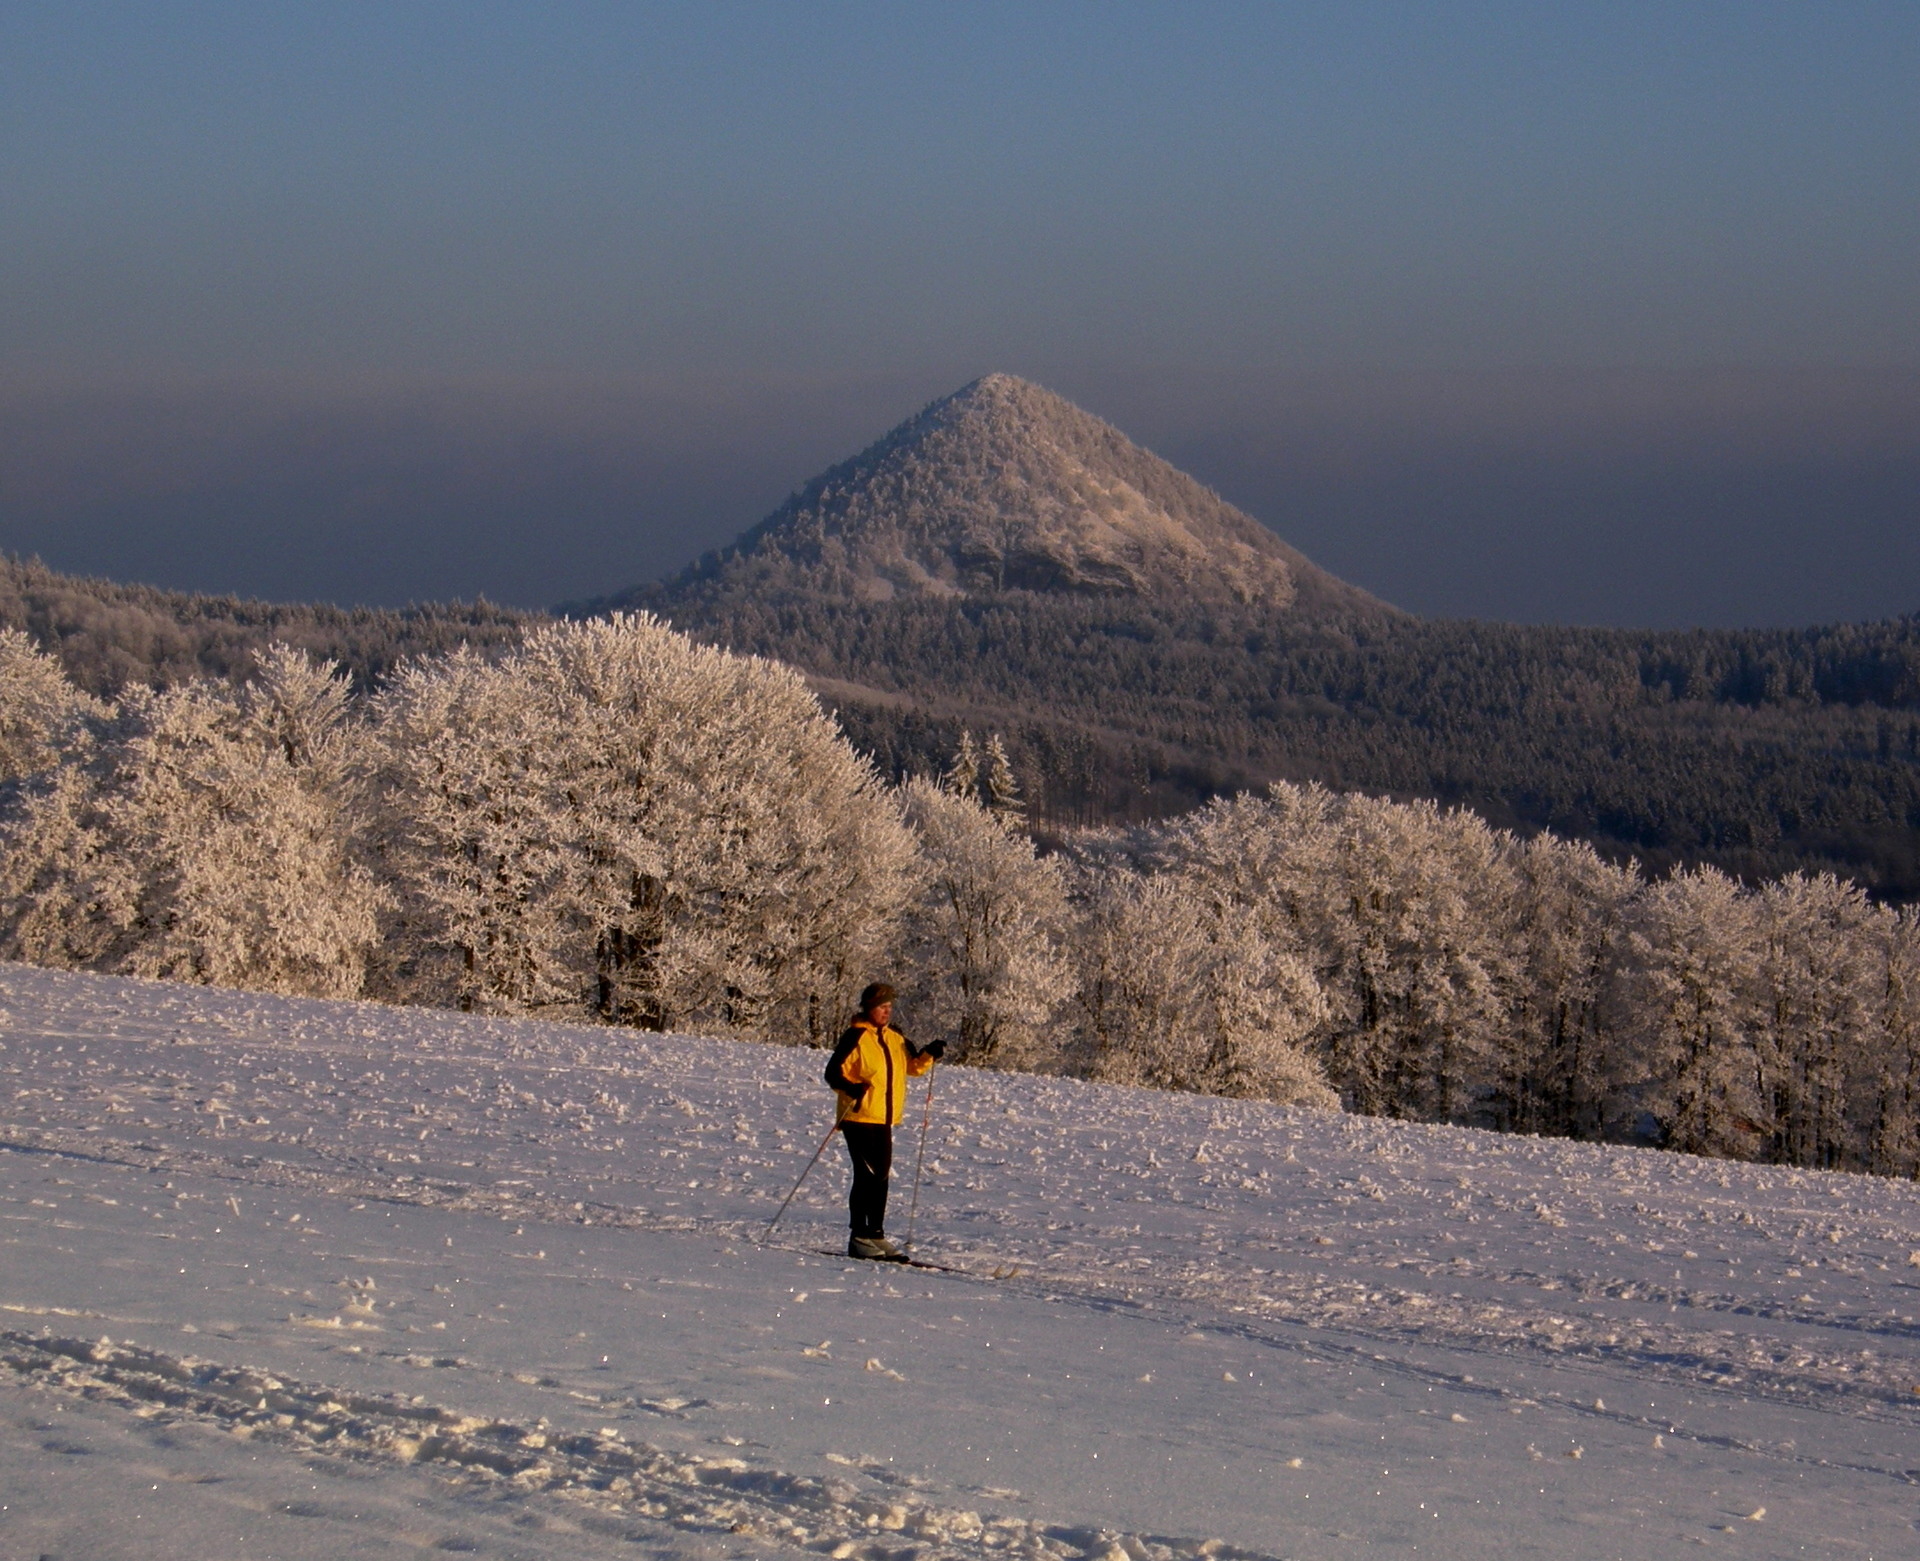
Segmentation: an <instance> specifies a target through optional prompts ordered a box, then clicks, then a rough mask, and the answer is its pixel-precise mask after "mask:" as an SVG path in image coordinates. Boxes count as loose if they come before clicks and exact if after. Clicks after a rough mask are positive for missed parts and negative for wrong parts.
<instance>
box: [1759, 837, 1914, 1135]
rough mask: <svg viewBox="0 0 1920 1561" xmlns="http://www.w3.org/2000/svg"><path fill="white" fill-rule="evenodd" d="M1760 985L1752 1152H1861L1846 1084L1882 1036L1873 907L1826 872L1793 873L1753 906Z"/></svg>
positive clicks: (1881, 967) (1881, 963)
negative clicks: (1761, 1137) (1758, 1130)
mask: <svg viewBox="0 0 1920 1561" xmlns="http://www.w3.org/2000/svg"><path fill="white" fill-rule="evenodd" d="M1754 910H1755V921H1756V931H1757V934H1758V936H1757V940H1756V941H1757V953H1758V962H1757V968H1756V972H1755V974H1756V977H1757V980H1758V986H1759V990H1758V993H1757V998H1758V1003H1757V1010H1756V1014H1755V1020H1754V1024H1753V1040H1754V1051H1755V1058H1756V1061H1757V1064H1758V1070H1759V1082H1758V1093H1759V1098H1760V1105H1761V1108H1762V1112H1763V1115H1762V1116H1761V1117H1760V1125H1761V1126H1762V1127H1763V1128H1764V1129H1765V1131H1766V1138H1765V1141H1764V1143H1762V1144H1761V1145H1760V1146H1759V1148H1758V1150H1757V1153H1758V1154H1759V1155H1760V1156H1761V1157H1762V1158H1764V1159H1768V1160H1774V1161H1778V1162H1779V1163H1781V1164H1785V1165H1808V1166H1821V1167H1825V1168H1832V1167H1834V1166H1839V1165H1844V1164H1851V1163H1857V1162H1858V1161H1859V1160H1860V1159H1863V1158H1864V1152H1863V1151H1864V1147H1865V1146H1864V1145H1862V1144H1859V1143H1858V1142H1857V1138H1856V1134H1855V1132H1854V1128H1853V1124H1852V1123H1851V1122H1850V1121H1849V1112H1848V1109H1847V1106H1848V1099H1847V1097H1848V1085H1849V1083H1850V1082H1851V1079H1852V1077H1853V1076H1854V1075H1855V1074H1857V1073H1858V1072H1859V1071H1860V1063H1861V1062H1862V1061H1864V1059H1865V1055H1866V1054H1867V1053H1868V1052H1869V1051H1871V1050H1873V1049H1874V1048H1875V1047H1877V1046H1878V1044H1879V1043H1880V1041H1881V1014H1880V1002H1879V999H1880V997H1881V993H1882V991H1883V989H1884V981H1885V974H1884V972H1885V956H1884V954H1883V953H1882V952H1881V948H1880V943H1881V939H1880V938H1879V937H1878V936H1877V935H1876V934H1877V933H1878V932H1879V928H1878V927H1877V926H1876V923H1877V921H1878V919H1879V913H1876V911H1875V910H1874V908H1873V906H1872V905H1871V904H1869V903H1868V900H1867V897H1866V895H1865V894H1863V893H1862V892H1861V891H1860V889H1859V888H1858V887H1857V886H1856V885H1854V884H1850V883H1842V882H1841V881H1840V880H1839V879H1837V878H1835V877H1834V876H1833V875H1832V874H1831V873H1822V874H1820V875H1818V876H1817V877H1809V876H1808V875H1806V874H1804V873H1793V874H1790V875H1788V876H1787V877H1785V878H1782V879H1779V880H1778V881H1776V882H1774V883H1769V884H1767V885H1766V886H1764V887H1763V888H1762V889H1761V890H1760V891H1759V893H1758V895H1757V896H1756V903H1755V906H1754Z"/></svg>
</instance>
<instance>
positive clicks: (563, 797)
mask: <svg viewBox="0 0 1920 1561" xmlns="http://www.w3.org/2000/svg"><path fill="white" fill-rule="evenodd" d="M374 724H375V730H376V734H377V742H378V750H377V752H378V758H377V761H376V763H377V768H376V784H375V787H374V790H373V795H374V796H375V797H376V798H377V799H378V804H379V807H378V813H377V823H376V827H375V830H374V835H375V840H376V842H377V849H378V851H379V859H380V862H381V871H382V876H383V878H384V879H385V880H386V881H387V882H388V883H389V884H390V885H391V886H392V888H393V891H394V894H395V902H394V906H393V912H392V917H391V920H390V922H389V924H388V928H387V939H386V950H385V958H384V960H383V962H382V970H381V973H380V975H381V979H380V985H379V987H378V988H377V989H378V990H381V991H383V992H384V993H385V994H387V995H390V996H395V997H400V998H404V999H409V1000H412V1001H417V1002H429V1003H445V1004H450V1005H452V1006H456V1007H460V1008H466V1009H474V1010H478V1011H480V1012H486V1013H531V1012H538V1011H540V1010H542V1009H546V1008H550V1007H554V1006H562V1007H573V1008H578V1007H580V1006H582V1005H583V1004H584V1002H585V1000H586V994H587V992H588V990H589V987H590V979H591V978H590V950H591V946H592V940H593V926H592V922H591V919H590V917H589V916H588V914H587V912H586V910H585V909H584V906H583V903H582V902H583V895H582V879H583V878H584V876H585V874H584V869H583V868H582V866H581V864H580V863H579V862H578V861H577V859H576V852H575V850H574V847H573V835H574V833H575V823H574V821H573V820H572V818H571V817H570V804H571V799H570V797H569V795H568V791H567V787H566V776H565V772H564V765H563V763H562V761H561V758H560V749H561V745H562V743H563V741H564V739H565V736H566V734H565V733H564V732H563V731H562V729H561V727H560V725H559V722H558V720H557V719H556V715H555V712H554V711H552V710H551V709H549V708H548V707H547V706H546V705H544V704H543V703H542V701H541V700H540V699H539V698H538V696H537V694H536V691H535V690H534V689H533V688H532V686H531V685H530V683H529V681H528V680H527V679H525V678H522V677H520V676H517V675H516V674H515V672H514V671H513V670H512V669H511V668H509V667H503V666H499V665H496V664H494V663H493V662H491V661H489V660H488V659H486V658H485V657H483V656H481V655H479V654H478V653H476V652H473V651H469V650H464V649H463V650H458V651H455V652H454V653H453V654H451V655H449V656H445V657H441V658H438V659H435V660H432V661H426V662H417V663H413V664H411V665H408V666H406V667H403V668H401V669H400V671H399V672H398V673H397V674H396V675H395V676H394V677H393V678H392V680H391V681H390V682H389V684H388V685H387V687H386V688H385V689H383V690H382V691H381V693H380V695H379V697H378V699H377V701H376V704H375V713H374Z"/></svg>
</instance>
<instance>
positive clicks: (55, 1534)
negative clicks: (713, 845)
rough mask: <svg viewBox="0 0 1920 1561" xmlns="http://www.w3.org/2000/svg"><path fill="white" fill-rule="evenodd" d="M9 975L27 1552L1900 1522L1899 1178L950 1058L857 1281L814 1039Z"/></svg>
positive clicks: (7, 1540) (1906, 1207) (1916, 1246)
mask: <svg viewBox="0 0 1920 1561" xmlns="http://www.w3.org/2000/svg"><path fill="white" fill-rule="evenodd" d="M0 987H4V992H0V1008H4V1010H5V1014H6V1017H5V1020H4V1022H3V1023H0V1102H4V1108H3V1109H0V1361H4V1364H5V1367H6V1369H5V1370H4V1371H0V1491H4V1492H5V1493H6V1494H5V1495H0V1555H7V1556H11V1555H13V1554H15V1553H18V1554H24V1555H41V1554H47V1555H56V1556H63V1557H64V1556H68V1555H76V1556H77V1555H87V1556H92V1557H115V1556H129V1557H131V1556H136V1555H137V1556H140V1557H142V1558H148V1561H152V1558H159V1557H168V1556H181V1557H186V1556H195V1557H200V1556H212V1555H231V1556H248V1557H254V1556H268V1555H272V1556H302V1557H309V1556H310V1557H315V1558H318V1557H332V1556H345V1555H356V1556H357V1555H368V1556H374V1555H382V1556H384V1555H402V1554H405V1555H418V1554H423V1553H428V1552H433V1553H438V1552H441V1551H448V1550H454V1551H471V1552H475V1553H480V1554H498V1555H503V1556H504V1555H522V1556H575V1555H577V1556H599V1555H603V1554H604V1555H615V1554H618V1555H633V1554H636V1553H639V1554H648V1555H673V1556H681V1555H685V1556H695V1555H700V1556H723V1555H741V1556H768V1557H770V1556H779V1555H786V1554H800V1553H812V1554H831V1555H836V1556H841V1557H855V1556H859V1557H871V1558H876V1561H877V1558H879V1557H881V1556H887V1557H901V1556H904V1555H907V1554H913V1555H915V1556H920V1557H926V1558H929V1561H930V1558H932V1557H935V1556H943V1555H950V1556H966V1557H972V1556H984V1555H1009V1554H1013V1555H1030V1556H1036V1557H1038V1556H1104V1557H1107V1558H1110V1561H1111V1558H1115V1557H1119V1556H1128V1557H1142V1556H1171V1555H1175V1554H1200V1553H1207V1552H1206V1547H1205V1546H1204V1545H1203V1544H1202V1543H1201V1542H1202V1541H1205V1540H1212V1541H1214V1542H1215V1543H1214V1544H1213V1546H1212V1549H1211V1553H1215V1554H1232V1553H1233V1551H1234V1550H1236V1549H1237V1550H1239V1551H1242V1552H1250V1553H1253V1554H1258V1555H1274V1556H1283V1555H1284V1556H1297V1557H1328V1558H1331V1557H1346V1556H1352V1555H1355V1554H1361V1553H1373V1552H1374V1551H1376V1550H1383V1551H1384V1550H1404V1551H1406V1552H1407V1553H1409V1554H1414V1553H1417V1554H1419V1555H1423V1556H1443V1557H1444V1556H1460V1557H1465V1556H1473V1557H1475V1558H1481V1561H1491V1558H1501V1557H1520V1556H1636V1557H1637V1556H1646V1557H1652V1556H1665V1555H1669V1554H1671V1553H1672V1552H1673V1551H1674V1550H1675V1549H1676V1547H1679V1546H1682V1545H1690V1544H1692V1543H1694V1542H1698V1543H1700V1544H1703V1545H1706V1546H1708V1547H1710V1548H1711V1547H1723V1546H1724V1547H1731V1548H1733V1549H1737V1550H1738V1551H1739V1552H1740V1553H1742V1554H1745V1555H1765V1556H1789V1555H1803V1554H1804V1555H1819V1556H1877V1557H1895V1556H1905V1555H1911V1554H1914V1553H1915V1551H1916V1549H1920V1528H1916V1524H1915V1518H1916V1510H1917V1504H1916V1495H1917V1494H1920V1491H1917V1489H1916V1487H1920V1343H1917V1335H1916V1323H1915V1319H1916V1315H1920V1266H1917V1265H1920V1193H1917V1192H1916V1189H1915V1188H1914V1187H1912V1186H1910V1185H1905V1184H1894V1183H1887V1182H1878V1181H1871V1180H1867V1179H1863V1178H1857V1177H1845V1176H1832V1175H1823V1174H1816V1173H1806V1172H1791V1171H1776V1170H1770V1169H1764V1168H1753V1167H1744V1166H1734V1165H1727V1164H1723V1163H1718V1162H1710V1161H1699V1160H1690V1159H1685V1158H1682V1157H1678V1156H1667V1155H1661V1154H1656V1153H1650V1152H1645V1151H1638V1150H1627V1149H1611V1148H1604V1147H1595V1146H1584V1145H1572V1144H1563V1143H1552V1142H1541V1141H1532V1140H1522V1139H1508V1138H1498V1137H1494V1136H1491V1135H1488V1134H1482V1133H1472V1132H1462V1131H1455V1130H1450V1129H1442V1128H1430V1127H1417V1126H1407V1125H1402V1124H1395V1123H1388V1122H1379V1121H1367V1120H1359V1119H1352V1118H1342V1117H1332V1116H1324V1115H1315V1114H1310V1113H1295V1112H1289V1111H1286V1110H1281V1109H1278V1108H1271V1107H1261V1106H1255V1105H1251V1104H1246V1103H1238V1102H1227V1101H1219V1100H1212V1099H1205V1098H1200V1097H1192V1096H1176V1095H1167V1094H1155V1093H1150V1092H1144V1091H1134V1090H1127V1089H1120V1088H1113V1087H1093V1086H1087V1085H1083V1084H1077V1083H1072V1082H1068V1081H1060V1080H1046V1079H1036V1078H1030V1077H1022V1076H1017V1075H996V1074H986V1073H976V1072H967V1071H959V1070H940V1071H939V1072H938V1073H937V1074H936V1075H935V1079H936V1089H935V1095H934V1102H933V1114H934V1128H933V1133H932V1136H931V1140H930V1144H929V1149H928V1170H927V1179H926V1183H925V1187H924V1190H923V1195H922V1200H921V1206H920V1237H921V1240H920V1250H921V1252H922V1253H923V1255H925V1256H927V1257H930V1258H937V1259H938V1260H939V1261H941V1262H943V1263H948V1264H950V1265H952V1266H953V1267H954V1268H956V1269H958V1270H960V1271H961V1272H959V1273H956V1274H944V1273H934V1272H927V1271H922V1270H901V1269H898V1268H890V1267H872V1266H864V1265H857V1264H852V1263H849V1262H847V1261H845V1260H844V1259H840V1258H837V1257H834V1256H831V1255H830V1250H831V1249H832V1248H833V1247H834V1246H836V1245H837V1244H838V1242H839V1241H840V1240H841V1239H842V1233H843V1229H844V1226H843V1223H842V1220H841V1217H840V1214H839V1209H838V1204H839V1200H840V1198H841V1197H842V1196H843V1194H844V1189H845V1171H844V1168H843V1164H842V1161H841V1159H840V1156H839V1151H838V1147H837V1145H836V1146H834V1147H833V1150H832V1153H831V1155H830V1157H829V1158H828V1159H826V1160H824V1161H823V1162H822V1165H821V1167H820V1169H819V1170H817V1171H816V1172H815V1173H814V1177H813V1178H812V1180H811V1181H810V1182H809V1184H808V1186H807V1188H806V1190H805V1191H804V1192H803V1193H802V1195H801V1198H800V1199H799V1200H798V1201H797V1203H796V1204H795V1206H794V1208H793V1210H792V1211H791V1213H790V1214H789V1215H788V1217H787V1220H786V1222H785V1223H783V1225H782V1227H781V1229H780V1231H779V1234H778V1237H777V1239H776V1240H775V1241H774V1242H773V1243H771V1244H768V1243H765V1242H763V1241H762V1240H761V1233H762V1231H763V1229H764V1224H765V1221H766V1218H767V1216H768V1215H769V1214H770V1213H771V1211H772V1209H773V1208H774V1206H775V1205H776V1204H777V1202H778V1199H779V1197H780V1196H781V1195H782V1194H783V1193H784V1192H785V1191H786V1189H787V1187H788V1186H789V1185H791V1182H792V1180H793V1178H794V1176H796V1175H797V1174H798V1172H799V1170H800V1167H801V1166H802V1165H803V1164H804V1163H805V1161H806V1157H807V1156H808V1155H809V1154H810V1153H811V1152H812V1150H813V1148H814V1147H815V1145H816V1144H817V1143H818V1142H819V1137H820V1134H821V1133H822V1132H823V1131H824V1129H825V1126H826V1120H827V1102H826V1095H825V1090H824V1088H823V1087H822V1086H821V1084H820V1083H819V1078H818V1071H819V1066H820V1057H819V1054H817V1053H811V1052H803V1051H787V1050H782V1049H778V1048H768V1047H756V1046H750V1045H745V1044H739V1043H731V1042H725V1041H713V1040H700V1039H692V1038H687V1037H675V1036H667V1037H656V1036H641V1035H635V1034H630V1033H625V1032H614V1031H607V1030H599V1029H587V1028H579V1027H570V1026H554V1025H540V1024H531V1023H523V1022H507V1021H492V1020H483V1019H474V1018H469V1017H464V1016H460V1015H455V1014H446V1013H437V1012H430V1011H424V1010H399V1009H388V1008H382V1007H378V1006H374V1005H366V1004H345V1003H320V1002H303V1001H292V1000H284V999H277V998H268V997H260V996H256V995H252V994H244V993H233V992H215V991H208V990H203V989H198V988H188V987H181V986H169V985H161V984H154V983H144V982H134V981H122V980H113V979H109V978H101V977H85V976H75V975H66V974H56V973H50V972H44V971H37V970H30V969H26V968H23V967H19V966H8V967H4V968H3V969H0ZM920 1105H921V1096H920V1095H919V1093H918V1091H917V1090H916V1093H915V1096H914V1110H915V1112H916V1121H915V1123H914V1124H913V1128H914V1129H917V1113H918V1112H919V1110H920ZM913 1136H914V1135H913V1131H912V1130H910V1131H909V1132H908V1133H907V1135H906V1137H905V1140H904V1142H903V1151H904V1152H903V1155H902V1159H903V1161H905V1162H906V1163H905V1164H903V1166H902V1168H901V1171H902V1175H901V1178H900V1180H899V1181H897V1183H896V1186H897V1188H898V1189H899V1190H898V1193H897V1197H898V1199H899V1202H898V1203H897V1205H896V1217H895V1219H894V1220H893V1222H892V1225H893V1229H894V1232H895V1234H896V1235H897V1234H900V1233H901V1232H902V1230H903V1228H904V1216H905V1208H904V1203H905V1179H906V1177H907V1176H908V1175H910V1169H911V1159H910V1151H911V1147H912V1142H913ZM108 1341H110V1342H108ZM636 1546H638V1547H639V1548H638V1549H637V1550H636Z"/></svg>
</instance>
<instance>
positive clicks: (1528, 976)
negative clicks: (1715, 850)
mask: <svg viewBox="0 0 1920 1561" xmlns="http://www.w3.org/2000/svg"><path fill="white" fill-rule="evenodd" d="M1511 861H1512V866H1513V873H1514V884H1515V888H1516V891H1517V895H1518V899H1517V901H1516V903H1515V906H1514V915H1513V925H1514V928H1515V932H1516V937H1517V948H1516V951H1515V952H1516V964H1517V969H1516V973H1515V982H1514V988H1513V999H1512V1012H1511V1017H1510V1019H1509V1021H1508V1023H1507V1024H1506V1025H1505V1026H1504V1027H1503V1028H1502V1031H1501V1044H1500V1045H1499V1047H1498V1067H1499V1078H1498V1083H1497V1088H1496V1095H1495V1099H1494V1102H1493V1104H1494V1107H1495V1111H1494V1120H1495V1121H1496V1123H1497V1125H1499V1126H1501V1127H1504V1128H1508V1129H1510V1130H1513V1131H1517V1132H1523V1133H1545V1134H1553V1135H1556V1136H1572V1137H1577V1138H1592V1137H1596V1136H1598V1135H1599V1134H1600V1133H1601V1132H1602V1131H1604V1130H1605V1129H1607V1128H1608V1127H1609V1126H1610V1125H1611V1124H1610V1123H1609V1121H1608V1098H1609V1082H1610V1081H1609V1075H1608V1068H1609V1062H1610V1058H1611V1054H1612V1051H1613V1048H1614V1047H1615V1045H1616V1044H1617V1043H1618V1040H1619V1034H1618V1029H1617V1026H1616V1025H1615V1024H1614V1023H1613V1020H1614V1019H1615V1017H1616V1013H1615V1005H1613V1004H1611V1003H1609V1001H1608V998H1609V994H1610V992H1611V989H1612V982H1613V975H1614V972H1615V970H1616V969H1617V968H1618V966H1619V963H1620V960H1621V958H1622V957H1623V955H1624V952H1625V951H1624V949H1623V947H1622V940H1623V938H1624V927H1625V917H1626V914H1627V911H1628V907H1629V906H1630V905H1631V903H1632V900H1633V897H1634V896H1635V895H1636V894H1637V893H1638V892H1639V891H1640V888H1641V886H1642V880H1641V878H1640V875H1639V873H1638V871H1636V870H1635V869H1633V868H1631V867H1618V866H1615V865H1613V864H1612V863H1609V862H1605V861H1602V860H1601V858H1600V856H1599V854H1598V853H1597V852H1595V851H1594V849H1593V847H1591V846H1590V845H1588V844H1586V843H1585V842H1584V841H1568V840H1560V839H1557V838H1556V837H1554V836H1552V835H1536V836H1535V837H1533V838H1532V839H1531V840H1527V841H1524V842H1522V843H1520V844H1518V845H1517V846H1516V847H1515V848H1514V850H1513V851H1512V853H1511Z"/></svg>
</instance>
